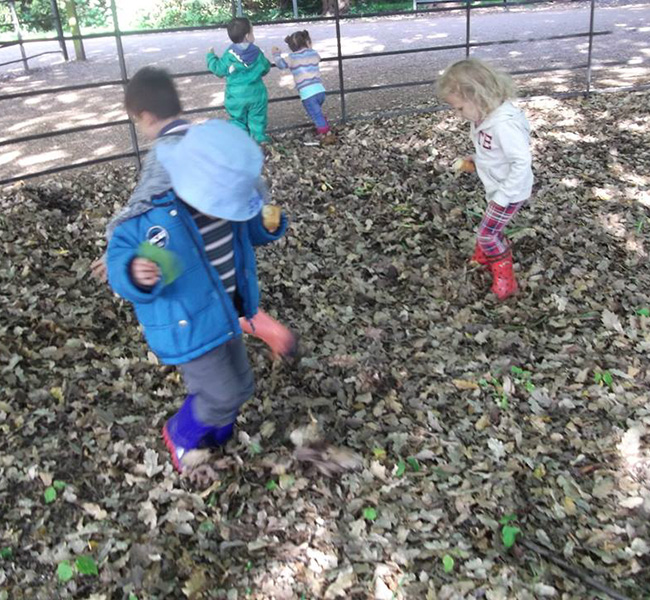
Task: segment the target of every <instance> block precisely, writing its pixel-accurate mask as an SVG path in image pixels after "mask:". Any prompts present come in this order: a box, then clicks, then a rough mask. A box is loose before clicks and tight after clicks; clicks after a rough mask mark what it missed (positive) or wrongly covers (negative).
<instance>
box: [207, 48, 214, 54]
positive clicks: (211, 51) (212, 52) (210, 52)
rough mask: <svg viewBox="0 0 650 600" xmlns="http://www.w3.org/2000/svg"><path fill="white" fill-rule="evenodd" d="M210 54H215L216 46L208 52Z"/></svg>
mask: <svg viewBox="0 0 650 600" xmlns="http://www.w3.org/2000/svg"><path fill="white" fill-rule="evenodd" d="M208 54H214V46H212V48H210V49H209V50H208Z"/></svg>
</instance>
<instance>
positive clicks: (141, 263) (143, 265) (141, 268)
mask: <svg viewBox="0 0 650 600" xmlns="http://www.w3.org/2000/svg"><path fill="white" fill-rule="evenodd" d="M131 278H132V279H133V281H134V282H135V283H136V284H137V285H141V286H145V287H152V286H154V285H156V284H157V283H158V282H159V281H160V269H159V268H158V265H157V264H156V263H155V262H152V261H150V260H148V259H146V258H134V259H133V262H132V263H131Z"/></svg>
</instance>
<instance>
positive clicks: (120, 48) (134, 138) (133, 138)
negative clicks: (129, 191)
mask: <svg viewBox="0 0 650 600" xmlns="http://www.w3.org/2000/svg"><path fill="white" fill-rule="evenodd" d="M111 13H112V14H113V29H114V30H115V31H114V35H115V45H116V46H117V58H118V60H119V62H120V74H121V76H122V87H123V88H124V90H125V91H126V84H127V83H128V81H129V77H128V75H127V72H126V61H125V60H124V47H123V46H122V36H121V35H120V24H119V22H118V20H117V6H116V4H115V0H111ZM129 133H130V134H131V147H132V148H133V151H134V152H135V162H136V164H137V165H138V169H140V168H141V167H142V163H141V161H140V148H139V146H138V134H137V133H136V131H135V125H134V124H133V121H132V120H131V118H130V117H129Z"/></svg>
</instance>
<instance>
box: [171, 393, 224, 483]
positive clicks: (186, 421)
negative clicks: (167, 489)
mask: <svg viewBox="0 0 650 600" xmlns="http://www.w3.org/2000/svg"><path fill="white" fill-rule="evenodd" d="M193 401H194V396H193V395H189V396H187V398H185V402H183V405H182V406H181V407H180V409H179V410H178V412H177V413H176V414H175V415H174V416H173V417H171V418H170V419H169V420H168V421H167V422H166V423H165V425H164V427H163V430H162V435H163V439H164V440H165V446H167V449H168V450H169V453H170V454H171V455H172V463H174V468H175V469H176V470H177V471H178V472H179V473H182V472H183V465H182V459H183V455H184V454H185V453H187V452H188V451H189V450H194V449H196V448H199V447H200V446H201V442H202V441H203V439H204V438H205V437H206V436H207V435H208V434H209V433H210V432H211V431H212V430H213V429H215V428H214V427H213V426H212V425H204V424H203V423H201V421H199V420H198V419H197V418H196V417H195V416H194V412H193V411H192V402H193Z"/></svg>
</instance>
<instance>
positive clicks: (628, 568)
mask: <svg viewBox="0 0 650 600" xmlns="http://www.w3.org/2000/svg"><path fill="white" fill-rule="evenodd" d="M526 110H527V113H528V115H529V118H530V121H531V123H532V125H533V129H534V139H533V144H534V153H535V164H534V168H535V173H536V187H535V194H534V201H533V202H532V203H531V205H530V206H528V207H526V208H525V209H524V210H523V211H522V212H521V213H520V215H519V216H518V217H517V219H516V221H515V222H514V223H513V225H512V227H511V229H510V231H509V234H510V237H511V239H512V240H513V244H514V255H515V259H516V268H517V272H518V276H519V280H520V283H521V286H522V291H521V293H520V294H519V295H518V297H517V298H515V299H512V300H509V301H507V302H505V303H497V302H496V300H495V298H494V297H493V296H491V295H490V294H489V284H490V281H489V277H488V275H487V273H485V272H484V271H483V270H482V269H480V268H474V267H472V266H470V265H469V264H468V262H467V257H468V256H469V255H470V254H471V251H472V248H473V230H474V229H475V227H476V225H477V224H478V221H479V219H480V215H481V211H482V209H483V207H484V199H483V195H482V190H481V187H480V184H479V183H478V181H477V179H476V178H475V177H474V176H469V175H463V176H461V177H459V178H456V177H454V175H453V174H452V173H451V171H450V169H449V166H450V165H451V164H452V162H453V160H454V159H455V158H456V157H457V156H459V155H463V154H466V153H468V152H469V151H470V147H469V142H468V136H467V125H466V124H463V123H460V122H459V121H457V120H456V119H455V118H453V117H452V116H450V114H449V113H435V114H432V115H422V116H417V117H415V116H411V117H402V118H397V119H393V120H383V121H377V122H365V123H356V124H349V125H346V126H345V127H342V128H340V130H339V131H338V132H337V134H338V143H337V144H336V145H334V146H328V147H319V146H314V145H309V144H306V143H305V140H308V139H309V136H308V134H306V133H304V132H299V133H293V134H287V135H285V136H281V137H278V138H276V140H275V143H274V145H273V146H271V148H270V149H269V150H268V154H269V156H268V160H267V168H268V176H269V180H270V182H271V185H272V193H273V198H274V200H275V201H276V202H277V203H279V204H281V205H282V206H283V207H284V208H285V209H286V211H287V212H288V214H289V215H290V217H291V220H292V225H291V229H290V232H289V234H288V235H287V236H286V238H285V239H284V240H283V241H281V242H279V243H277V244H276V245H274V246H273V247H269V248H264V249H262V250H261V251H260V252H259V253H258V258H259V271H260V279H261V285H262V296H263V299H262V306H263V307H264V308H265V309H266V310H267V311H269V312H271V313H272V314H274V315H275V316H277V317H278V318H279V319H280V320H282V321H283V322H285V323H287V324H289V325H290V326H291V327H293V328H294V329H295V330H297V332H298V333H299V334H300V336H301V340H302V346H303V355H302V357H301V358H300V360H299V361H298V362H297V363H295V364H288V363H278V362H272V361H271V360H270V358H269V354H268V352H267V349H266V348H265V347H264V346H263V345H262V344H261V343H259V342H258V341H257V340H249V342H250V343H249V344H248V347H249V355H250V358H251V362H252V364H253V367H254V370H255V373H256V378H257V391H256V394H255V397H254V399H253V400H251V401H250V402H249V403H248V404H247V405H246V407H245V410H244V411H243V413H242V415H241V416H240V419H239V422H238V435H237V438H236V439H235V440H233V441H231V442H230V443H229V444H228V446H227V447H226V448H225V449H224V450H223V451H218V452H215V454H214V456H213V457H212V464H213V467H214V468H215V470H216V471H217V473H218V480H217V481H215V482H214V483H212V484H211V485H210V486H209V487H207V488H206V489H202V488H200V487H196V486H194V485H192V484H191V483H190V482H189V481H188V480H187V478H182V477H180V476H178V475H177V474H176V473H174V472H173V470H172V468H171V464H170V461H169V460H168V456H167V455H166V452H165V450H164V446H163V444H162V441H161V440H160V435H159V432H160V429H161V427H162V425H163V423H164V421H165V419H166V418H168V417H169V416H170V415H171V414H173V412H174V411H175V410H176V408H177V407H178V406H179V404H180V402H181V401H182V398H183V395H184V390H183V386H182V382H181V380H180V378H179V375H178V373H177V372H176V371H175V370H174V369H172V368H169V367H165V366H163V365H159V364H157V362H156V359H155V357H154V356H153V355H152V354H151V353H150V352H149V351H148V349H147V348H146V346H145V345H144V343H143V340H142V337H141V334H140V331H139V329H138V326H137V323H136V320H135V318H134V316H133V313H132V310H131V308H130V307H129V306H128V305H127V304H126V303H124V302H122V301H120V300H119V299H117V298H116V297H114V296H113V295H112V294H111V292H110V290H109V289H108V288H106V287H105V286H102V285H101V284H98V283H97V282H95V281H94V280H93V279H92V278H91V277H90V274H89V270H90V264H91V262H92V261H93V260H94V259H95V258H97V257H98V256H99V255H100V254H101V253H102V252H103V249H104V245H105V242H104V237H103V230H104V227H105V224H106V222H107V220H108V219H109V217H110V215H111V214H112V213H114V212H115V210H116V209H117V208H119V207H120V206H122V205H123V204H124V202H125V201H126V199H127V198H128V195H129V192H130V190H131V189H132V186H133V183H134V177H135V173H134V171H133V169H131V168H129V167H125V166H122V167H119V168H117V167H116V168H113V169H104V170H94V171H90V172H84V173H80V174H76V175H73V176H67V177H61V178H52V179H50V180H48V181H44V182H41V183H38V184H33V183H28V184H26V185H24V186H22V187H17V188H13V189H11V190H8V191H6V192H5V193H4V195H3V196H2V198H1V200H0V202H1V205H2V209H1V210H0V244H1V248H2V251H1V253H0V310H1V314H2V320H1V321H0V374H1V375H0V376H1V378H2V390H1V392H0V394H1V395H0V514H2V520H1V522H0V599H2V600H7V599H9V598H11V599H12V600H16V599H21V598H35V599H43V600H51V599H52V598H92V599H93V600H100V599H106V600H108V599H121V598H128V599H129V600H136V599H140V600H142V599H144V598H147V599H148V598H190V599H194V598H228V599H237V598H269V599H270V598H277V599H290V598H296V599H298V598H326V599H333V598H338V597H347V598H350V599H362V598H377V599H379V600H384V599H385V600H389V599H393V598H427V599H435V598H437V599H440V600H452V599H461V598H487V599H489V600H499V599H503V600H506V599H513V598H517V599H522V600H526V599H531V600H532V599H534V598H560V597H561V598H565V599H584V598H592V597H596V592H595V591H594V590H593V589H592V587H591V584H590V583H585V580H584V578H583V579H581V578H580V577H579V576H577V575H576V574H575V572H573V573H570V572H569V571H567V570H566V569H565V568H563V566H562V565H567V566H573V567H575V568H578V569H582V571H584V572H587V573H589V574H590V576H591V578H592V579H593V580H594V581H600V582H602V583H603V584H605V585H607V586H609V587H610V588H614V589H616V590H618V593H619V594H621V595H622V596H621V597H629V598H647V597H648V594H649V593H650V531H649V526H648V516H649V515H650V448H649V442H650V429H649V428H650V404H649V403H648V389H649V388H650V365H649V363H648V352H649V351H650V298H649V294H648V290H650V270H649V269H648V254H647V253H648V251H649V250H650V240H649V238H648V233H649V232H650V222H649V221H648V208H649V207H650V191H649V189H650V187H649V183H650V175H649V174H650V144H649V133H650V95H648V94H634V95H625V94H620V95H608V96H599V97H594V98H590V99H575V100H567V101H556V100H538V101H535V102H530V103H528V104H527V105H526ZM305 428H307V429H311V430H312V432H313V431H317V432H318V436H320V438H321V439H322V440H324V441H327V442H330V443H332V444H334V445H336V446H345V447H347V448H349V449H350V450H351V451H353V452H355V453H356V454H358V455H359V456H360V457H361V459H362V465H361V468H360V469H358V470H356V471H347V472H344V473H342V474H341V473H339V474H331V473H327V474H324V473H323V472H322V470H318V469H315V468H314V467H313V466H312V465H311V463H308V462H301V461H298V460H297V458H296V456H295V455H294V444H293V442H292V441H291V439H294V440H295V438H296V437H299V436H296V435H294V437H293V438H290V436H291V434H292V432H293V433H294V434H296V432H300V431H304V430H305ZM329 474H331V476H328V475H329ZM535 545H537V546H538V547H541V548H544V549H546V551H547V556H541V555H540V554H538V553H536V552H533V551H532V550H531V548H532V547H534V546H535ZM548 556H550V557H551V558H554V559H555V560H551V559H549V558H548Z"/></svg>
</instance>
